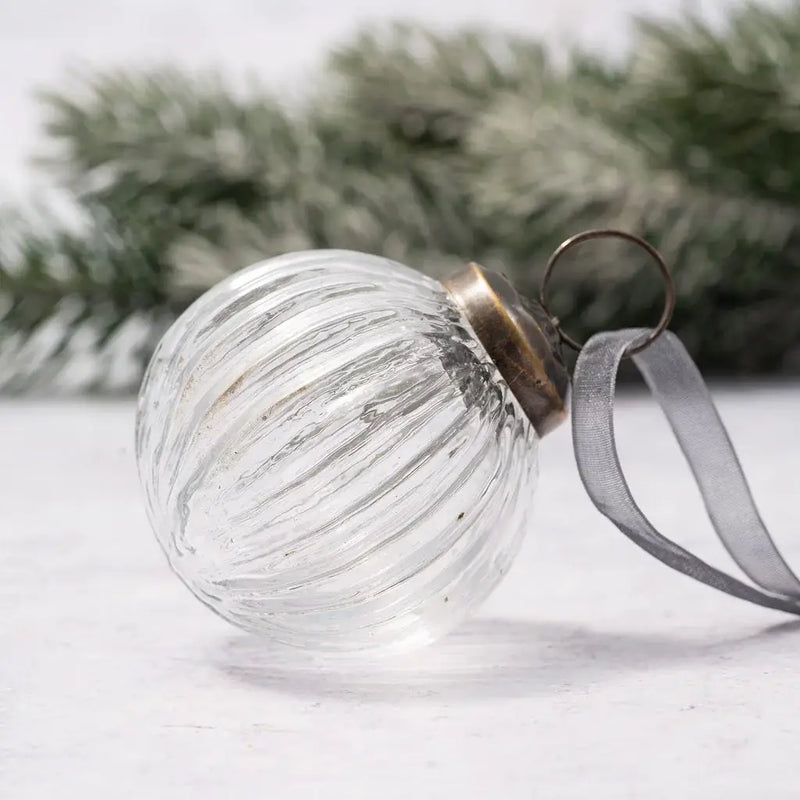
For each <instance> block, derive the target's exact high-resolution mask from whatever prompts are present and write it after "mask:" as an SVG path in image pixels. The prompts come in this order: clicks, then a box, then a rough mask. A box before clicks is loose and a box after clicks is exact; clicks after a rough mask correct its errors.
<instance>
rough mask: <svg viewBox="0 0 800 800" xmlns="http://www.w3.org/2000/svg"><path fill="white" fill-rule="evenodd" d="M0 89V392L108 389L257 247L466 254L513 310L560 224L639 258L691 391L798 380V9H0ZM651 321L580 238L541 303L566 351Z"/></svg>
mask: <svg viewBox="0 0 800 800" xmlns="http://www.w3.org/2000/svg"><path fill="white" fill-rule="evenodd" d="M398 19H400V20H401V21H400V22H397V20H398ZM0 87H1V88H0V91H1V93H0V115H1V116H0V119H1V120H2V124H0V390H2V391H4V392H6V393H23V392H26V393H27V392H38V393H65V392H66V393H74V392H104V393H131V392H133V391H135V389H136V387H137V386H138V382H139V380H140V377H141V373H142V370H143V368H144V365H145V364H146V362H147V358H148V356H149V354H150V352H151V351H152V348H153V346H154V344H155V342H156V341H157V339H158V337H159V336H160V334H161V333H162V332H163V330H164V328H165V327H166V326H167V325H168V324H169V323H170V321H171V320H172V319H174V318H175V316H176V315H177V314H179V313H180V312H181V310H182V309H183V308H185V307H186V305H187V304H189V303H190V302H191V301H192V300H193V299H194V298H195V297H197V296H198V294H199V293H201V292H202V291H203V290H205V289H206V288H208V287H209V286H211V285H212V284H213V283H215V282H216V281H218V280H219V279H220V278H222V277H223V276H224V275H225V274H227V273H229V272H230V271H232V270H236V269H238V268H240V267H243V266H246V265H247V264H249V263H252V262H253V261H256V260H259V259H261V258H264V257H266V256H270V255H274V254H277V253H281V252H285V251H288V250H297V249H304V248H317V247H337V248H338V247H341V248H352V249H356V250H363V251H367V252H372V253H382V254H385V255H387V256H390V257H392V258H395V259H397V260H400V261H402V262H404V263H407V264H409V265H411V266H414V267H417V268H419V269H422V270H424V271H426V272H429V273H430V274H433V275H436V276H440V275H442V274H444V273H446V272H448V271H450V270H452V269H453V268H454V267H456V266H458V265H460V264H462V263H463V262H465V261H467V260H477V261H480V262H482V263H484V264H485V265H487V266H491V267H494V268H498V269H501V270H502V271H504V272H506V273H507V274H510V275H511V276H513V278H514V279H515V280H516V282H517V283H518V284H519V286H520V287H521V288H522V289H523V290H526V291H528V292H531V293H532V292H534V290H535V287H536V286H537V285H538V279H539V277H540V274H541V269H542V266H543V264H544V261H545V260H546V258H547V255H548V254H549V252H550V251H551V250H552V248H553V247H554V246H555V245H557V244H558V242H559V241H561V240H562V239H564V238H565V237H567V236H569V235H571V234H573V233H576V232H578V231H580V230H582V229H584V228H588V227H621V228H624V229H626V230H630V231H633V232H636V233H638V234H640V235H643V236H645V237H646V238H648V239H649V240H650V241H652V242H653V243H654V244H655V245H656V246H657V247H658V248H660V249H661V251H662V252H663V253H664V255H665V257H666V258H667V259H668V261H669V262H670V264H671V265H672V266H673V269H674V271H675V276H676V281H677V285H678V292H679V296H678V310H677V313H676V316H675V320H674V324H673V328H674V329H675V330H676V331H677V332H678V333H679V335H680V336H681V337H682V338H683V339H684V340H685V342H686V343H687V345H688V346H689V348H690V350H691V351H692V353H693V354H694V356H695V357H696V358H697V359H698V361H699V362H700V365H701V367H702V368H703V369H704V370H706V371H707V372H708V373H710V374H717V375H724V376H728V377H730V376H738V375H756V374H772V375H798V374H800V3H798V2H786V0H783V2H768V1H767V0H762V2H758V3H751V4H742V3H740V2H735V1H734V0H714V2H686V3H679V2H677V1H676V0H669V2H666V1H665V0H629V1H628V2H626V1H625V0H615V1H614V2H602V3H599V2H592V1H591V0H537V1H536V2H534V1H533V0H528V2H524V0H506V2H502V1H501V0H459V2H454V0H450V1H449V2H443V3H437V4H434V3H430V2H426V1H425V2H424V1H423V0H372V1H371V2H356V0H342V1H341V2H321V0H319V1H318V2H292V3H287V2H280V3H279V2H272V1H271V0H259V1H258V2H256V1H255V0H226V2H222V0H207V1H206V2H202V3H189V2H187V0H158V2H156V0H115V1H114V2H109V1H108V0H105V1H104V2H101V1H100V0H85V2H82V3H80V4H76V3H73V2H67V0H25V2H22V1H21V0H6V2H4V3H3V4H2V5H0ZM661 304H662V286H661V283H660V281H659V280H658V278H657V277H656V275H655V273H654V271H653V268H652V265H651V264H649V263H648V262H647V260H646V259H645V258H643V257H642V255H641V253H639V252H637V251H636V250H633V249H631V248H629V247H621V246H620V247H615V246H611V245H606V244H603V245H602V246H600V245H597V246H596V245H590V246H587V248H586V249H585V250H582V251H581V255H580V257H579V258H576V259H573V260H572V261H570V262H569V263H568V264H567V265H566V268H565V270H564V271H563V272H562V273H560V274H559V279H558V281H557V286H556V287H555V291H554V294H553V306H554V308H555V309H557V311H558V313H559V315H560V316H561V318H562V319H563V320H565V321H568V323H569V328H570V331H571V332H573V333H574V334H575V335H576V336H579V337H583V336H586V335H587V334H589V333H591V332H593V331H596V330H599V329H602V328H614V327H621V326H629V325H648V324H652V323H654V321H655V320H656V319H657V318H658V316H659V314H660V311H661Z"/></svg>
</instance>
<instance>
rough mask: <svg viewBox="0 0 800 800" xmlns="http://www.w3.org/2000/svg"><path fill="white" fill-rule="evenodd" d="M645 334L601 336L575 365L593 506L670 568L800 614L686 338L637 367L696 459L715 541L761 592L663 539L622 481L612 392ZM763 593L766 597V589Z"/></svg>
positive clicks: (575, 410) (799, 600)
mask: <svg viewBox="0 0 800 800" xmlns="http://www.w3.org/2000/svg"><path fill="white" fill-rule="evenodd" d="M647 333H648V331H646V330H623V331H615V332H609V333H601V334H598V335H596V336H594V337H593V338H592V339H590V340H589V342H587V344H586V345H585V347H584V348H583V351H582V352H581V355H580V357H579V358H578V363H577V365H576V367H575V375H574V388H573V396H572V431H573V441H574V447H575V457H576V459H577V462H578V469H579V471H580V475H581V479H582V480H583V484H584V486H585V487H586V491H587V492H588V493H589V497H591V499H592V501H593V502H594V504H595V505H596V506H597V508H598V509H599V510H600V511H601V512H602V513H603V514H604V515H605V516H606V517H608V518H609V519H610V520H611V521H612V522H613V523H614V524H615V525H616V526H617V527H618V528H619V529H620V530H621V531H622V532H623V533H624V534H625V535H626V536H628V537H629V538H630V539H631V540H632V541H633V542H635V543H636V544H638V545H639V546H640V547H641V548H643V549H644V550H646V551H647V552H648V553H650V554H651V555H653V556H655V557H656V558H657V559H659V561H662V562H663V563H664V564H666V565H667V566H669V567H672V568H673V569H676V570H678V571H679V572H683V573H684V574H685V575H688V576H690V577H691V578H694V579H695V580H698V581H701V582H702V583H705V584H708V585H709V586H713V587H714V588H715V589H719V590H720V591H723V592H727V593H728V594H731V595H734V596H735V597H739V598H741V599H742V600H749V601H750V602H751V603H757V604H758V605H762V606H766V607H768V608H775V609H779V610H781V611H788V612H790V613H792V614H800V580H798V578H797V576H796V575H795V574H794V573H793V572H792V570H791V569H790V568H789V567H788V566H787V564H786V562H785V561H784V560H783V558H782V556H781V554H780V552H779V551H778V549H777V547H776V546H775V543H774V542H773V541H772V538H771V537H770V535H769V532H768V531H767V529H766V527H765V526H764V523H763V521H762V520H761V517H760V516H759V513H758V510H757V509H756V506H755V503H754V501H753V497H752V494H751V493H750V487H749V486H748V484H747V480H746V479H745V476H744V473H743V472H742V468H741V465H740V464H739V459H738V458H737V456H736V453H735V451H734V449H733V446H732V445H731V442H730V439H729V438H728V434H727V431H726V430H725V426H724V425H723V424H722V420H721V419H720V417H719V414H718V413H717V409H716V408H715V406H714V403H713V401H712V399H711V395H710V394H709V392H708V388H707V387H706V384H705V382H704V381H703V377H702V375H701V374H700V371H699V370H698V369H697V367H696V365H695V363H694V362H693V361H692V359H691V357H690V356H689V354H688V353H687V352H686V349H685V348H684V346H683V344H682V343H681V341H680V339H678V338H677V337H676V336H675V335H674V334H672V333H669V332H667V333H664V334H663V335H662V336H661V337H660V338H659V339H657V340H656V341H655V342H654V343H653V345H652V346H650V347H648V348H647V349H646V350H644V351H643V352H641V353H639V354H638V355H635V356H633V361H634V363H635V364H636V366H637V367H638V369H639V371H640V372H641V373H642V375H643V376H644V379H645V381H646V382H647V385H648V386H649V387H650V390H651V392H652V393H653V395H654V397H655V399H656V400H657V401H658V403H659V405H660V406H661V408H662V410H663V411H664V413H665V415H666V417H667V419H668V420H669V423H670V425H671V427H672V430H673V432H674V434H675V436H676V438H677V440H678V443H679V444H680V446H681V450H683V454H684V455H685V456H686V460H687V461H688V462H689V466H690V467H691V469H692V472H693V473H694V477H695V480H696V481H697V484H698V486H699V488H700V492H701V493H702V496H703V500H704V501H705V505H706V510H707V512H708V516H709V517H710V519H711V522H712V524H713V526H714V529H715V530H716V532H717V535H718V536H719V538H720V539H721V540H722V543H723V544H724V545H725V548H726V549H727V551H728V553H730V555H731V557H732V558H733V560H734V561H735V562H736V563H737V564H738V565H739V567H740V568H741V570H742V571H743V572H744V573H745V574H746V575H747V576H748V577H749V578H750V580H752V581H753V583H754V584H756V586H758V587H760V588H755V587H754V586H751V585H749V584H747V583H745V582H744V581H742V580H739V579H737V578H734V577H733V576H731V575H728V574H727V573H725V572H722V571H721V570H718V569H716V568H715V567H712V566H711V565H709V564H707V563H705V562H704V561H702V560H701V559H699V558H697V556H694V555H692V553H690V552H689V551H687V550H685V549H684V548H682V547H680V546H679V545H677V544H675V542H673V541H671V540H670V539H667V538H666V537H665V536H663V535H662V534H660V533H659V532H658V531H657V530H656V529H655V528H654V527H653V525H652V524H651V523H650V521H649V520H648V519H647V517H646V516H645V515H644V514H643V513H642V511H641V509H640V508H639V506H638V505H636V501H635V500H634V499H633V495H632V494H631V491H630V488H629V487H628V484H627V482H626V480H625V476H624V475H623V472H622V467H621V465H620V461H619V454H618V453H617V448H616V443H615V440H614V417H613V407H614V389H615V385H616V380H617V371H618V369H619V364H620V361H621V360H622V358H623V357H624V355H625V351H626V350H627V348H628V347H629V346H630V345H631V344H633V343H635V342H637V341H641V339H642V337H643V336H644V335H646V334H647ZM762 590H763V591H762Z"/></svg>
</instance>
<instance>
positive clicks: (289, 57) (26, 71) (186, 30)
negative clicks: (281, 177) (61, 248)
mask: <svg viewBox="0 0 800 800" xmlns="http://www.w3.org/2000/svg"><path fill="white" fill-rule="evenodd" d="M735 1H736V0H692V2H691V4H690V5H691V7H692V8H693V9H694V10H696V11H697V10H699V11H702V12H704V13H706V14H708V15H710V16H712V17H718V16H720V12H721V11H722V10H724V9H727V8H729V7H730V6H731V5H732V4H733V2H735ZM763 1H764V2H776V1H777V2H780V0H763ZM685 2H686V0H603V2H596V0H440V2H437V3H431V2H429V0H316V2H315V0H291V2H288V0H258V2H256V1H255V0H203V2H201V3H198V2H191V1H190V0H113V2H109V0H81V1H80V2H75V0H2V2H0V200H2V199H3V197H4V196H6V195H8V194H9V193H11V194H12V195H15V194H18V193H20V192H21V191H22V190H25V189H30V188H31V186H32V184H31V174H30V171H29V170H28V169H26V168H25V159H26V158H28V157H29V156H30V155H31V153H32V152H33V151H34V150H37V149H38V146H39V109H38V107H37V105H36V104H35V102H34V100H33V96H32V95H33V91H34V90H35V89H40V88H42V87H46V88H48V89H49V88H59V87H63V86H64V85H66V83H67V80H66V79H67V76H68V73H69V71H70V69H71V68H74V67H76V66H81V67H85V66H90V67H92V68H96V67H111V66H116V65H120V64H122V65H132V64H133V65H148V64H149V65H152V64H154V63H156V64H158V63H170V64H176V63H177V64H180V65H182V66H184V67H187V68H189V69H198V68H199V69H204V68H207V67H210V66H219V67H220V68H221V69H222V70H223V71H224V72H225V73H227V74H228V75H230V76H231V77H232V78H233V79H234V80H238V79H241V78H242V77H243V76H245V75H247V74H254V75H256V76H258V77H259V78H260V79H261V80H263V81H266V82H267V83H268V84H272V85H282V84H285V83H286V82H287V81H289V82H292V83H301V82H302V79H303V76H304V75H307V74H309V75H311V74H313V67H314V65H315V64H316V63H317V62H318V60H319V59H320V57H321V56H322V54H323V53H324V52H325V51H326V50H327V49H328V48H329V47H330V46H331V45H332V44H333V43H335V42H337V41H340V40H342V39H343V38H346V37H347V36H349V35H350V34H351V32H352V30H353V29H354V28H355V27H356V26H357V25H359V24H362V23H369V22H375V21H381V20H385V19H389V18H396V17H402V18H413V19H419V20H422V21H425V22H427V23H429V24H432V25H438V26H443V27H453V26H455V25H458V24H482V25H487V24H490V25H494V26H497V27H505V28H509V29H512V30H516V31H519V32H520V33H526V34H534V35H537V36H544V37H546V39H547V40H548V41H550V42H551V43H553V44H554V45H558V44H561V43H563V42H565V41H567V40H571V39H578V40H580V41H582V42H584V43H586V44H587V45H589V46H592V47H599V48H602V49H605V50H613V51H619V50H621V49H622V47H623V46H624V43H625V42H626V41H627V39H628V36H629V33H630V20H631V17H632V15H633V14H641V13H645V12H646V13H650V14H656V13H658V14H670V13H676V12H677V11H678V10H679V9H680V7H681V5H683V4H684V3H685ZM301 85H302V84H301ZM39 183H41V181H39Z"/></svg>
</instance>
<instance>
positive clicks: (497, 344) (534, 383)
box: [442, 264, 569, 436]
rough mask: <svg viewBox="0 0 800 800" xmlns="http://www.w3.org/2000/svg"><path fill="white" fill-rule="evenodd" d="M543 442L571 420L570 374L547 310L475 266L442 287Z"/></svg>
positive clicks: (504, 281)
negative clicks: (569, 415)
mask: <svg viewBox="0 0 800 800" xmlns="http://www.w3.org/2000/svg"><path fill="white" fill-rule="evenodd" d="M442 285H443V286H444V287H445V289H446V290H447V291H448V293H449V294H450V296H451V297H452V298H453V300H454V301H455V303H456V305H457V306H458V307H459V308H460V309H461V311H462V312H463V314H464V316H465V317H466V318H467V320H468V322H469V324H470V325H471V326H472V329H473V330H474V331H475V334H476V335H477V337H478V339H479V340H480V342H481V344H482V345H483V346H484V348H485V349H486V352H487V353H488V354H489V356H490V357H491V359H492V361H494V363H495V364H496V365H497V369H498V370H499V371H500V374H501V375H502V376H503V378H504V379H505V381H506V383H507V384H508V387H509V389H511V391H512V393H513V394H514V397H516V399H517V401H518V402H519V404H520V406H522V410H523V411H524V412H525V414H526V415H527V417H528V419H530V421H531V423H532V424H533V427H534V428H535V429H536V432H537V433H538V434H539V436H544V435H545V434H547V433H550V431H552V430H554V429H555V428H557V427H558V426H559V425H560V424H561V423H562V422H563V421H564V420H565V419H566V418H567V405H566V404H567V395H568V393H569V373H568V372H567V368H566V366H565V365H564V362H563V360H562V358H561V352H560V343H559V337H558V333H557V331H556V330H555V328H554V327H553V325H552V323H551V322H550V319H549V318H548V316H547V314H545V312H544V310H543V309H542V307H541V306H540V305H539V304H538V303H536V302H534V301H532V300H528V299H527V298H524V297H522V296H520V295H519V294H518V293H517V291H516V289H514V287H513V286H512V285H511V283H510V282H509V281H508V279H507V278H505V277H504V276H503V275H501V274H500V273H499V272H493V271H492V270H488V269H484V268H483V267H481V266H479V265H478V264H470V265H469V266H468V267H466V268H464V269H462V270H459V271H458V272H456V273H455V274H453V275H451V276H450V277H448V278H446V279H445V280H443V281H442Z"/></svg>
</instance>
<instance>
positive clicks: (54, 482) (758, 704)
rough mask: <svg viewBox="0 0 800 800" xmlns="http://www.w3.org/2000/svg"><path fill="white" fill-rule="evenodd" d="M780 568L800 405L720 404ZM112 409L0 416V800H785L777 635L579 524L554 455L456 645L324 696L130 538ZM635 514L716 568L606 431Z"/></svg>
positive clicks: (659, 476)
mask: <svg viewBox="0 0 800 800" xmlns="http://www.w3.org/2000/svg"><path fill="white" fill-rule="evenodd" d="M720 400H721V402H720V405H721V410H722V413H723V416H724V417H725V419H726V421H727V422H728V423H729V424H730V427H731V430H732V434H733V437H734V440H735V442H736V443H737V445H738V447H739V451H740V454H741V456H742V459H743V462H744V464H745V468H746V470H747V472H748V474H749V476H750V478H751V480H752V483H753V487H754V490H755V492H756V497H757V498H758V500H759V502H760V505H761V507H762V509H763V511H764V516H765V518H766V521H767V523H768V524H769V525H771V526H772V527H773V529H774V530H775V531H776V532H777V533H778V534H779V536H778V538H779V541H780V543H781V544H782V545H783V547H784V548H785V551H786V554H787V555H788V557H789V559H790V560H791V561H793V563H794V564H795V565H798V564H800V541H797V540H794V541H792V538H791V535H792V534H793V533H795V532H796V528H797V518H798V512H797V477H796V476H797V470H798V455H797V454H798V451H799V450H800V423H798V413H797V411H798V407H800V387H794V388H786V387H784V388H765V389H762V390H758V391H747V390H737V391H735V392H731V391H727V392H723V393H722V394H721V397H720ZM132 419H133V417H132V405H131V404H129V403H124V404H109V403H88V402H87V403H83V404H79V403H72V404H50V403H47V404H45V403H42V404H30V403H25V402H9V401H6V402H4V403H0V430H2V439H3V448H2V450H0V514H2V517H0V522H1V524H2V530H1V531H0V534H1V535H2V538H0V546H1V547H2V551H1V553H0V636H1V637H2V641H0V648H1V649H0V652H1V653H2V660H0V706H2V711H0V797H2V798H4V799H5V798H9V800H28V799H30V800H34V799H35V800H43V798H48V800H50V799H52V798H58V799H59V800H60V799H61V798H82V800H85V799H86V798H95V797H96V798H104V799H105V798H115V799H116V798H128V797H130V798H167V797H168V798H184V797H185V798H270V799H272V798H275V799H276V800H283V798H296V797H299V798H306V797H324V798H343V799H344V798H346V799H347V800H360V798H364V799H365V800H366V799H367V798H369V800H374V799H376V798H381V799H384V800H394V798H397V799H398V800H400V799H401V798H402V799H403V800H405V798H502V799H503V800H506V799H510V798H532V797H536V798H609V800H611V799H612V798H613V800H620V799H624V798H631V799H633V798H636V800H639V799H640V798H647V800H654V799H658V798H681V799H682V800H683V799H685V798H698V800H699V799H700V798H703V800H715V798H720V799H721V798H726V800H730V799H731V798H734V799H735V798H751V797H753V796H756V797H763V798H768V799H769V800H782V798H793V799H796V798H797V797H798V793H800V758H798V756H800V719H798V713H797V712H798V698H800V675H798V663H797V657H798V655H800V623H795V622H792V621H791V620H790V619H789V618H788V617H786V616H785V615H781V614H778V613H775V612H769V611H765V610H762V609H758V608H755V607H750V606H748V605H746V604H744V603H742V602H740V601H736V600H733V599H730V598H727V597H725V596H723V595H720V594H717V593H715V592H713V591H712V590H710V589H707V588H704V587H702V586H699V585H696V584H694V583H692V582H691V581H690V580H688V579H687V578H685V577H683V576H680V575H677V574H675V573H673V572H671V571H669V570H667V569H666V568H665V567H663V566H661V565H660V564H658V563H657V562H655V561H653V560H652V559H650V558H649V557H648V556H646V555H645V554H644V553H642V552H641V551H639V550H637V549H636V548H635V547H634V546H633V545H631V544H630V543H628V542H627V540H625V539H624V538H623V536H622V535H621V534H620V533H618V532H617V531H616V530H615V529H613V528H612V527H611V525H610V524H609V523H607V522H605V521H604V520H603V519H602V518H601V517H599V516H598V515H597V513H596V512H595V511H594V510H593V509H592V508H591V506H590V504H589V501H588V500H587V499H586V498H585V496H584V495H583V493H582V491H581V488H580V486H579V482H578V478H577V475H576V473H575V469H574V466H573V463H572V457H571V451H570V449H569V444H570V443H569V435H568V432H567V431H566V430H564V431H562V432H560V433H557V434H555V435H553V436H552V437H550V438H548V439H547V440H545V442H544V444H543V447H542V454H541V461H542V476H541V485H540V490H539V509H538V515H537V518H536V522H535V529H534V530H531V533H530V536H529V539H528V541H527V543H526V545H525V547H524V548H523V552H522V554H521V556H520V558H519V560H518V562H517V564H516V566H515V568H514V569H513V570H512V572H511V574H510V575H509V576H508V579H507V580H506V582H505V583H504V584H503V585H502V586H501V587H500V589H499V590H498V591H497V593H496V594H495V595H494V596H493V598H492V599H491V600H490V602H489V604H488V605H487V606H486V608H485V609H484V611H483V613H482V614H481V616H480V618H478V619H476V620H475V621H473V622H471V623H469V624H468V625H467V626H466V627H464V628H463V630H461V631H460V632H459V633H457V634H455V635H454V636H452V637H451V638H450V639H448V640H446V641H444V642H443V643H442V644H441V645H439V646H437V647H434V648H432V649H428V650H425V651H422V652H420V653H418V654H416V655H415V656H413V657H411V658H409V659H407V660H406V661H404V662H399V663H394V662H389V663H384V664H382V665H377V666H372V667H367V666H364V665H361V666H351V667H347V666H346V665H340V666H338V667H335V668H329V669H328V670H327V671H323V670H321V669H320V668H314V667H313V666H312V665H310V664H308V663H306V662H302V661H298V662H297V663H295V664H292V661H291V659H290V658H288V657H287V656H286V655H285V654H282V653H278V652H275V651H271V650H270V648H269V647H267V646H265V645H263V644H262V643H260V642H258V641H257V640H254V639H252V638H250V637H248V636H247V635H245V634H243V633H240V632H238V631H237V630H236V629H234V628H232V627H230V626H228V625H227V624H226V623H224V622H223V621H221V620H219V619H217V618H216V617H214V616H213V615H212V614H211V613H210V612H209V611H208V610H207V609H205V608H204V607H203V606H201V605H200V604H199V603H198V602H197V601H196V600H195V599H194V598H193V597H192V596H191V595H190V594H189V592H188V591H187V590H186V589H185V588H184V587H183V586H182V585H181V584H180V583H179V581H178V580H177V579H176V578H175V577H174V576H173V575H171V574H170V573H169V572H168V570H167V567H166V565H165V562H164V559H163V557H162V556H161V553H160V551H159V550H158V547H157V545H156V543H155V540H154V538H153V536H152V535H151V533H150V531H149V530H148V529H147V525H146V522H145V520H144V516H143V512H142V508H141V505H140V502H139V496H138V487H137V485H136V480H135V473H134V465H133V450H132ZM618 424H619V429H620V437H621V439H622V454H623V459H624V463H625V464H626V466H627V469H628V473H629V476H630V477H631V480H632V483H633V484H634V488H635V489H636V491H637V492H638V496H639V498H640V500H641V503H642V505H643V506H644V508H645V509H646V510H648V511H650V512H651V513H652V515H653V517H654V518H655V520H656V521H657V522H658V523H660V524H661V525H663V528H664V530H665V531H671V532H673V533H674V534H675V535H677V536H678V537H679V538H680V540H681V541H682V542H684V543H687V544H690V545H692V546H697V547H698V549H699V550H700V551H701V552H702V553H703V554H706V555H708V556H709V557H711V558H714V559H715V560H716V561H718V562H720V563H727V562H726V561H725V559H724V556H723V555H722V554H721V552H720V550H721V548H720V547H719V546H718V545H716V544H715V543H714V542H713V541H712V538H711V534H710V531H709V527H708V525H707V524H706V523H705V522H704V521H703V520H701V514H702V510H701V505H700V501H699V499H698V497H697V494H696V492H695V491H694V490H693V488H692V484H691V481H690V479H689V477H688V475H686V473H685V471H684V470H683V469H682V466H681V462H680V457H679V455H678V454H677V453H676V452H675V447H674V445H673V444H672V443H671V441H670V439H669V436H668V433H667V431H666V427H665V425H664V423H663V421H662V420H661V419H660V417H659V415H658V413H657V411H656V410H655V409H654V408H653V407H652V406H651V405H650V404H649V402H647V401H645V400H644V398H643V397H639V396H628V397H626V398H624V399H623V401H622V402H621V407H620V411H619V413H618Z"/></svg>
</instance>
